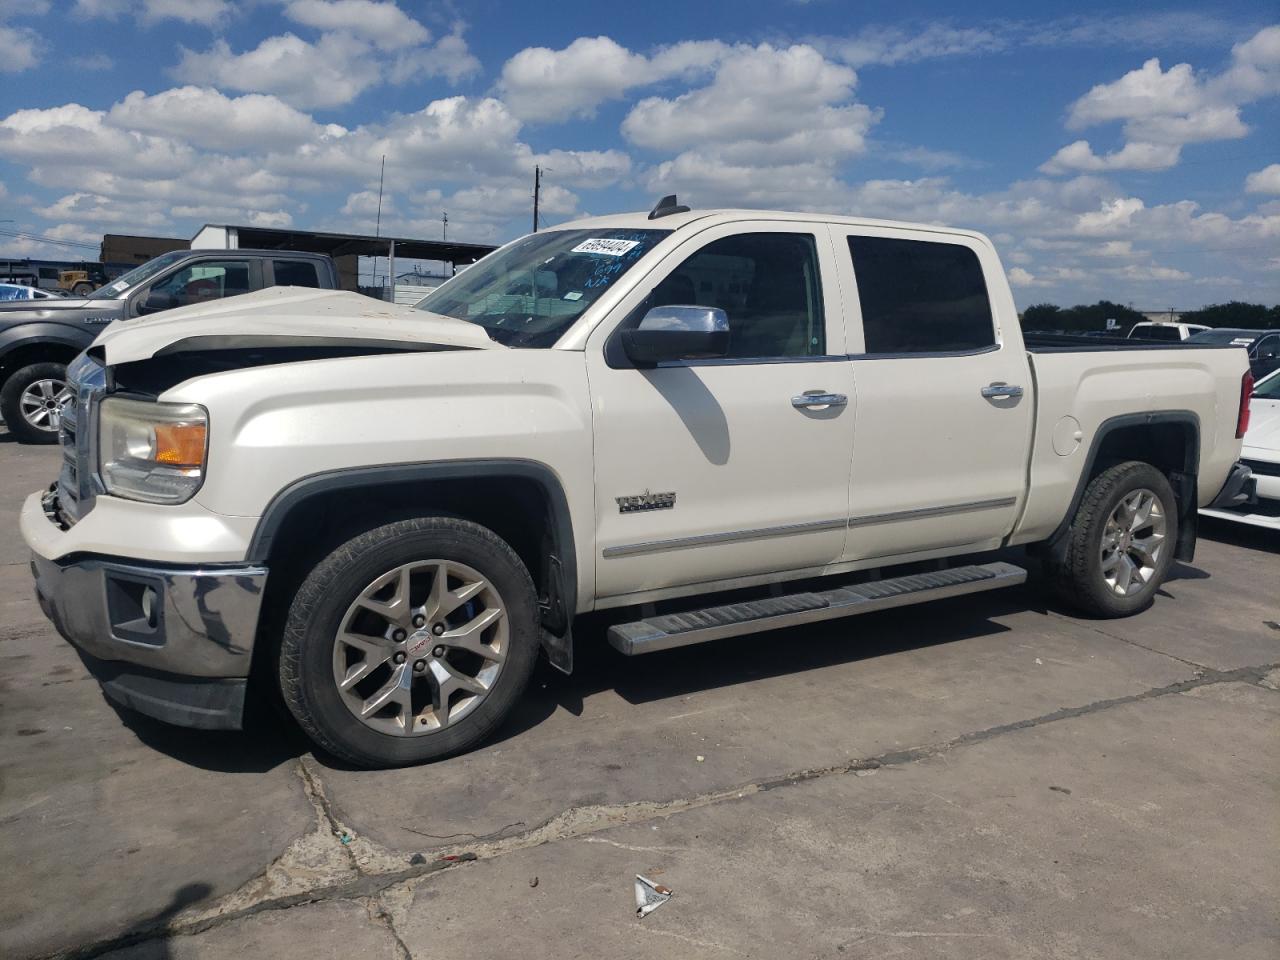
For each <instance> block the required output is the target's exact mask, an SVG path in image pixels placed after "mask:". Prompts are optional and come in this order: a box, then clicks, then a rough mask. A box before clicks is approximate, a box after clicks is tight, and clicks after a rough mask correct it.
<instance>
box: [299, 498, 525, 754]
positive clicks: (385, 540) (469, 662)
mask: <svg viewBox="0 0 1280 960" xmlns="http://www.w3.org/2000/svg"><path fill="white" fill-rule="evenodd" d="M538 645H539V631H538V608H537V599H536V595H535V593H534V587H533V581H532V580H531V579H530V577H529V573H528V571H527V570H526V569H525V567H524V564H522V563H521V562H520V558H519V557H518V556H516V554H515V552H514V551H513V550H512V549H511V547H510V546H508V545H507V543H506V542H505V541H503V540H502V539H501V538H499V537H498V536H497V535H496V534H494V533H493V532H492V531H490V530H488V529H486V528H485V527H482V526H479V525H478V524H475V523H471V522H470V521H467V520H459V519H455V518H452V517H423V518H417V519H412V520H402V521H398V522H396V523H389V524H387V525H385V526H382V527H377V528H375V529H373V530H369V531H368V532H366V533H362V534H360V535H359V536H357V537H354V538H352V539H351V540H348V541H347V542H346V543H344V544H343V545H342V546H340V547H338V548H337V549H336V550H334V551H333V552H332V553H331V554H329V555H328V556H327V557H325V558H324V559H323V560H321V561H320V562H319V563H318V564H317V565H316V566H315V567H314V568H313V569H312V570H311V572H310V573H309V574H307V576H306V577H305V579H304V580H303V582H302V585H301V586H300V587H299V588H298V591H297V593H296V594H295V596H294V599H293V602H292V604H291V605H290V608H289V613H288V617H287V619H286V623H285V629H284V636H283V638H282V641H281V649H280V660H279V676H280V688H281V692H282V694H283V696H284V700H285V703H286V704H287V705H288V707H289V710H290V712H291V713H293V715H294V716H295V717H296V718H297V720H298V723H299V724H301V726H302V728H303V730H304V731H306V733H307V734H308V735H309V736H310V737H311V738H312V739H313V740H314V741H315V742H316V743H317V744H319V745H320V746H321V747H323V748H324V749H325V750H327V751H328V752H329V753H332V754H333V755H334V756H337V757H339V758H341V759H343V760H345V761H347V762H349V763H352V764H355V765H356V766H360V767H370V768H373V767H396V766H405V765H408V764H414V763H422V762H424V761H427V760H437V759H440V758H442V757H446V756H450V755H452V754H455V753H460V752H462V751H464V750H468V749H470V748H472V747H474V746H476V745H477V744H479V743H480V742H481V741H482V740H484V739H485V738H487V737H488V736H489V735H490V734H492V733H493V731H494V730H495V729H496V728H497V727H498V725H499V724H500V723H501V722H502V721H503V719H505V717H506V716H507V714H509V713H510V712H511V709H512V708H513V707H514V706H515V704H516V702H517V700H518V699H519V697H520V695H521V693H523V691H524V689H525V687H526V685H527V684H528V682H529V677H530V675H531V674H532V672H533V667H534V663H535V661H536V660H537V655H538Z"/></svg>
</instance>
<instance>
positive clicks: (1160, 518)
mask: <svg viewBox="0 0 1280 960" xmlns="http://www.w3.org/2000/svg"><path fill="white" fill-rule="evenodd" d="M1167 530H1168V521H1167V519H1166V517H1165V513H1164V507H1163V506H1162V505H1161V503H1160V498H1159V497H1157V496H1156V495H1155V494H1154V493H1153V492H1152V491H1150V490H1148V489H1146V488H1141V489H1138V490H1134V491H1132V492H1131V493H1127V494H1125V495H1124V497H1122V498H1121V500H1120V502H1119V503H1117V504H1116V506H1115V509H1114V510H1112V511H1111V515H1110V516H1109V517H1108V518H1107V523H1106V526H1104V527H1103V530H1102V547H1101V554H1102V577H1103V579H1104V580H1106V582H1107V586H1108V587H1109V588H1110V589H1111V590H1112V592H1113V593H1115V594H1116V595H1117V596H1121V597H1129V596H1133V595H1134V594H1136V593H1138V592H1139V591H1141V590H1142V589H1143V588H1144V587H1146V585H1147V584H1148V583H1150V582H1151V578H1152V577H1153V576H1154V575H1155V572H1156V568H1157V567H1158V566H1159V564H1160V559H1161V556H1162V554H1163V551H1164V549H1165V538H1166V535H1167Z"/></svg>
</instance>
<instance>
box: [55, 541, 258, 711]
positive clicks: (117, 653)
mask: <svg viewBox="0 0 1280 960" xmlns="http://www.w3.org/2000/svg"><path fill="white" fill-rule="evenodd" d="M31 572H32V574H33V575H34V577H35V582H36V583H35V585H36V599H37V600H38V601H39V603H40V609H41V610H43V611H44V613H45V615H46V616H47V617H48V618H49V619H50V620H51V621H53V625H54V626H55V627H56V628H57V630H58V632H59V633H60V634H62V636H63V637H65V638H66V639H67V640H68V641H69V642H71V643H72V644H73V645H74V646H75V647H77V648H78V649H79V650H80V651H81V652H82V653H84V654H85V655H86V663H87V664H88V666H89V668H90V670H91V671H92V672H93V673H94V674H95V675H96V676H98V679H99V680H100V681H101V682H102V685H103V689H104V690H105V691H106V693H107V694H108V695H109V696H111V697H112V698H113V699H115V700H117V701H119V702H121V703H124V704H125V705H126V706H129V707H132V708H134V709H136V710H138V711H140V712H142V713H146V714H149V715H151V716H154V717H158V718H159V719H161V720H166V721H169V722H171V723H179V724H183V725H184V726H197V727H213V728H238V727H239V726H240V719H241V714H242V712H243V706H244V691H245V687H246V678H247V677H248V675H249V666H250V662H251V660H252V658H253V641H254V636H255V634H256V632H257V628H258V615H259V612H260V609H261V606H262V593H263V588H264V587H265V586H266V579H267V571H266V569H265V568H264V567H259V566H242V567H212V568H203V569H199V568H196V569H193V568H185V569H184V568H175V567H151V566H146V565H142V564H137V563H133V562H122V561H116V560H108V559H104V558H94V557H88V558H84V559H80V560H78V561H73V562H62V563H59V562H56V561H53V560H49V559H46V558H45V557H42V556H40V555H39V554H33V555H32V559H31Z"/></svg>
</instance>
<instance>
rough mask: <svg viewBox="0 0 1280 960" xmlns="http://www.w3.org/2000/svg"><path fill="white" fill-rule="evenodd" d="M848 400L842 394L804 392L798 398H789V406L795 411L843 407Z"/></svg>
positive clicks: (820, 391)
mask: <svg viewBox="0 0 1280 960" xmlns="http://www.w3.org/2000/svg"><path fill="white" fill-rule="evenodd" d="M848 402H849V398H848V397H846V396H845V395H844V394H843V393H827V392H826V391H824V390H806V391H805V392H804V393H802V394H801V395H800V396H798V397H792V398H791V405H792V406H793V407H795V408H796V409H797V410H811V409H813V408H814V407H843V406H845V405H846V404H847V403H848Z"/></svg>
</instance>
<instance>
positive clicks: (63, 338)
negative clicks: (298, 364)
mask: <svg viewBox="0 0 1280 960" xmlns="http://www.w3.org/2000/svg"><path fill="white" fill-rule="evenodd" d="M277 284H279V285H281V286H284V285H291V286H297V287H319V288H322V289H327V290H336V289H338V273H337V270H336V269H335V267H334V265H333V261H332V260H330V259H329V258H328V257H326V256H322V255H320V254H315V253H298V252H294V251H289V250H175V251H174V252H172V253H166V254H162V255H161V256H158V257H156V258H155V259H154V260H148V261H147V262H146V263H144V264H142V266H140V267H137V268H135V269H133V270H131V271H129V272H128V273H126V274H125V275H124V276H122V277H120V278H119V279H118V280H115V281H113V282H111V283H108V284H106V285H105V286H103V287H100V288H99V289H97V290H94V291H93V292H92V293H90V294H89V295H88V296H87V297H84V298H80V297H77V298H74V299H69V298H68V299H63V298H55V299H49V300H38V301H35V302H31V301H23V302H14V303H0V417H3V418H4V422H5V424H6V426H8V428H9V431H10V432H11V433H12V434H13V435H14V437H15V438H17V439H18V440H19V441H21V442H23V443H56V442H57V440H58V427H59V425H60V424H61V419H62V407H63V405H64V404H65V403H66V402H67V400H69V399H70V397H71V391H70V390H69V389H68V387H67V382H66V367H67V364H68V363H70V362H71V360H72V359H74V358H75V356H76V355H77V354H78V353H80V352H81V351H82V350H84V349H85V347H87V346H89V344H90V343H92V342H93V338H94V337H96V336H97V335H98V334H99V333H100V332H101V331H102V328H103V327H104V326H106V325H107V324H109V323H111V322H113V321H115V320H124V319H130V318H133V317H143V316H147V315H149V314H153V313H159V312H160V311H161V310H172V309H173V308H175V307H182V306H188V305H191V304H195V303H207V302H208V301H210V300H219V299H221V298H223V297H231V296H236V295H237V294H243V293H249V292H250V291H253V290H261V289H262V288H264V287H270V286H275V285H277Z"/></svg>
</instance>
